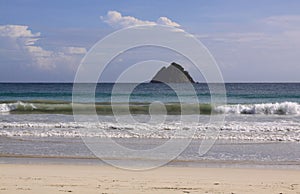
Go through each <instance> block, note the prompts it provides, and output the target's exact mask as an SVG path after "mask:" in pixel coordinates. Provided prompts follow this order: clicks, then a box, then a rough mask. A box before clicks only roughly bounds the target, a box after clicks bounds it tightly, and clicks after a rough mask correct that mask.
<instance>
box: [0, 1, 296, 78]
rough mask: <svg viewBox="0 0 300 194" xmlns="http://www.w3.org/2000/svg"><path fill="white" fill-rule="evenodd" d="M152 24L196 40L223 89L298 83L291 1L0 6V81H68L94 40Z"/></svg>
mask: <svg viewBox="0 0 300 194" xmlns="http://www.w3.org/2000/svg"><path fill="white" fill-rule="evenodd" d="M156 24H160V25H168V26H172V27H176V28H178V29H182V30H184V31H186V32H188V33H190V34H193V35H194V36H195V37H197V38H198V39H199V40H200V41H201V42H202V43H203V44H204V45H205V46H206V47H207V48H208V49H209V51H210V53H211V54H212V55H213V56H214V58H215V60H216V61H217V63H218V65H219V68H220V70H221V72H222V75H223V78H224V80H225V82H299V81H300V76H299V72H300V1H298V0H285V1H282V0H251V1H250V0H226V1H224V0H210V1H208V0H186V1H183V0H181V1H180V0H178V1H177V0H176V1H174V0H163V1H161V0H152V1H141V0H128V1H120V0H97V1H96V0H89V1H81V0H64V1H61V0H51V1H50V0H44V1H40V0H0V82H72V81H73V80H74V76H75V73H76V70H77V67H78V65H79V64H80V62H81V60H82V58H83V57H84V56H85V55H86V53H87V52H88V51H89V50H90V49H91V48H92V47H93V45H94V44H95V43H97V42H98V41H99V40H101V39H102V38H104V37H105V36H107V35H109V34H110V33H112V32H114V31H116V30H119V29H122V28H126V27H130V26H134V25H156ZM129 62H130V61H122V63H123V64H124V65H127V64H126V63H129ZM111 73H112V74H113V72H111ZM141 73H143V72H141ZM108 74H109V72H108Z"/></svg>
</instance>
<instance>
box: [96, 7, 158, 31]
mask: <svg viewBox="0 0 300 194" xmlns="http://www.w3.org/2000/svg"><path fill="white" fill-rule="evenodd" d="M101 19H102V20H103V21H104V22H105V23H107V24H109V25H110V26H112V27H116V28H120V27H121V28H122V27H129V26H136V25H155V22H150V21H143V20H139V19H137V18H135V17H132V16H122V14H121V13H119V12H117V11H108V12H107V15H106V16H105V17H101Z"/></svg>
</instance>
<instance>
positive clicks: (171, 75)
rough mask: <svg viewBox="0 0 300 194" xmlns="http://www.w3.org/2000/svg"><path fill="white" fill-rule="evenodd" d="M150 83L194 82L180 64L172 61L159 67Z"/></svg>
mask: <svg viewBox="0 0 300 194" xmlns="http://www.w3.org/2000/svg"><path fill="white" fill-rule="evenodd" d="M150 83H195V81H194V80H193V78H192V77H191V76H190V74H189V73H188V72H187V71H185V70H184V68H183V67H182V66H181V65H179V64H177V63H174V62H173V63H171V65H170V66H168V67H167V68H166V67H163V68H161V69H160V70H159V71H158V72H157V73H156V75H155V76H154V77H153V78H152V80H151V82H150Z"/></svg>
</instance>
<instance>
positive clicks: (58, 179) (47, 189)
mask: <svg viewBox="0 0 300 194" xmlns="http://www.w3.org/2000/svg"><path fill="white" fill-rule="evenodd" d="M0 175H1V176H0V185H1V186H0V193H42V192H43V193H44V194H47V193H64V192H68V193H84V192H85V193H300V184H299V182H298V181H297V180H300V170H295V169H293V170H288V169H247V168H202V167H170V166H167V167H161V168H157V169H152V170H147V171H129V170H122V169H117V168H114V167H111V166H106V165H82V164H80V165H74V164H72V165H68V164H0Z"/></svg>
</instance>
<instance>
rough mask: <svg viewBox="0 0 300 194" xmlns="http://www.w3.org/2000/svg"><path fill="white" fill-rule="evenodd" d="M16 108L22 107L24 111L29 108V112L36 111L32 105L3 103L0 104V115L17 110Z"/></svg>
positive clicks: (19, 102)
mask: <svg viewBox="0 0 300 194" xmlns="http://www.w3.org/2000/svg"><path fill="white" fill-rule="evenodd" d="M18 107H23V108H24V109H28V108H30V109H31V110H33V109H36V107H35V106H34V105H33V104H32V103H24V102H21V101H18V102H15V103H3V104H0V113H9V112H11V111H13V110H16V109H18Z"/></svg>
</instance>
